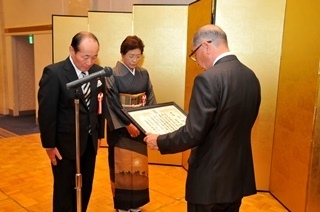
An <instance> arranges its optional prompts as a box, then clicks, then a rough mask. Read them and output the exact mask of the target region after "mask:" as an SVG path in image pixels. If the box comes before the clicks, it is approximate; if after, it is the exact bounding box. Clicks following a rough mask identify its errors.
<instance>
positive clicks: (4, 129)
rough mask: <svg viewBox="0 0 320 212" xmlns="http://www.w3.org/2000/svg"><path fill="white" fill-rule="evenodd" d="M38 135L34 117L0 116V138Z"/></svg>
mask: <svg viewBox="0 0 320 212" xmlns="http://www.w3.org/2000/svg"><path fill="white" fill-rule="evenodd" d="M34 133H39V127H38V125H37V123H36V118H35V115H25V116H10V115H0V138H7V137H12V136H17V135H28V134H34Z"/></svg>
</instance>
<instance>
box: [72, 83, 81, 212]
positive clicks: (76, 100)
mask: <svg viewBox="0 0 320 212" xmlns="http://www.w3.org/2000/svg"><path fill="white" fill-rule="evenodd" d="M74 105H75V127H76V175H75V180H76V181H75V189H76V198H77V199H76V200H77V212H81V209H82V207H81V206H82V201H81V187H82V175H81V172H80V125H79V90H78V88H76V89H75V92H74Z"/></svg>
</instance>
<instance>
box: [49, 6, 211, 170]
mask: <svg viewBox="0 0 320 212" xmlns="http://www.w3.org/2000/svg"><path fill="white" fill-rule="evenodd" d="M211 3H212V0H203V1H198V2H196V3H193V4H192V5H134V6H133V13H121V12H97V11H89V12H88V17H72V16H53V57H54V59H53V61H54V62H57V61H60V60H63V59H65V58H66V57H67V56H68V54H69V53H68V47H69V45H70V41H71V38H72V36H73V35H74V34H76V33H77V32H78V31H81V30H88V31H90V32H93V33H94V34H95V35H96V36H97V37H98V39H99V42H100V51H99V56H98V64H99V65H101V66H110V67H113V66H114V65H115V64H116V61H118V60H120V59H121V56H120V45H121V42H122V41H123V39H124V38H125V37H126V36H127V35H132V34H136V35H137V36H139V37H140V38H141V39H142V40H143V42H144V44H145V51H144V58H143V60H142V63H141V64H140V65H142V66H143V67H145V68H146V69H147V70H148V71H149V74H150V77H151V80H152V83H153V86H154V91H155V94H156V97H157V101H158V103H163V102H169V101H174V102H175V103H177V104H178V105H179V106H180V107H181V108H184V106H185V96H187V94H185V91H186V87H189V88H190V87H192V83H193V78H194V76H195V74H194V75H187V64H189V63H190V61H189V59H188V57H187V55H188V51H190V49H191V38H192V35H193V33H194V31H195V27H198V26H200V25H203V24H206V23H210V20H211ZM190 6H191V7H193V8H202V9H201V10H200V11H199V10H195V11H194V13H190V9H189V7H190ZM191 11H192V10H191ZM196 11H197V12H200V13H196ZM204 14H206V15H204ZM191 15H192V18H191ZM203 17H206V18H205V19H204V18H203ZM204 20H205V21H204ZM190 25H192V26H195V27H192V26H190ZM192 67H195V70H198V71H199V68H197V67H196V64H195V63H193V64H192ZM198 71H196V72H198ZM189 76H191V78H189ZM186 78H188V79H187V82H190V83H188V85H186ZM187 91H190V89H189V90H187ZM187 157H188V152H187V155H186V156H185V157H184V158H185V159H184V160H185V164H186V160H187ZM182 160H183V159H182V153H177V154H173V155H161V154H160V153H159V152H158V151H149V162H150V163H159V164H171V165H181V164H182V163H183V162H182Z"/></svg>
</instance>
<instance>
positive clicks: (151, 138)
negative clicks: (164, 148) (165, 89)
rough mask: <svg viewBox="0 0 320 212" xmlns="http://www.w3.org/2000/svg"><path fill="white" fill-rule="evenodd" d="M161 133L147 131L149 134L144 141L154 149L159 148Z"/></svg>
mask: <svg viewBox="0 0 320 212" xmlns="http://www.w3.org/2000/svg"><path fill="white" fill-rule="evenodd" d="M158 137H159V135H156V134H150V133H147V136H146V137H144V139H143V141H144V142H146V143H147V145H148V147H149V148H150V149H153V150H158V149H159V147H158V144H157V139H158Z"/></svg>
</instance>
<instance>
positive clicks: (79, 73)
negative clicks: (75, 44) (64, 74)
mask: <svg viewBox="0 0 320 212" xmlns="http://www.w3.org/2000/svg"><path fill="white" fill-rule="evenodd" d="M69 58H70V61H71V64H72V66H73V68H74V70H76V73H77V76H78V78H79V79H80V78H82V77H83V75H82V74H81V73H82V71H80V70H79V69H78V68H77V66H76V65H75V64H74V62H73V60H72V57H71V56H69ZM83 72H84V73H85V74H86V76H87V75H88V74H89V73H88V72H87V71H83Z"/></svg>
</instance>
